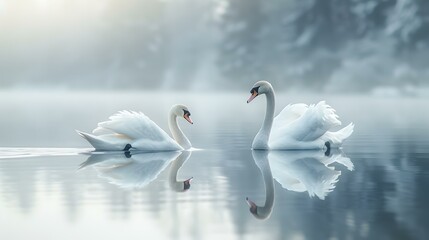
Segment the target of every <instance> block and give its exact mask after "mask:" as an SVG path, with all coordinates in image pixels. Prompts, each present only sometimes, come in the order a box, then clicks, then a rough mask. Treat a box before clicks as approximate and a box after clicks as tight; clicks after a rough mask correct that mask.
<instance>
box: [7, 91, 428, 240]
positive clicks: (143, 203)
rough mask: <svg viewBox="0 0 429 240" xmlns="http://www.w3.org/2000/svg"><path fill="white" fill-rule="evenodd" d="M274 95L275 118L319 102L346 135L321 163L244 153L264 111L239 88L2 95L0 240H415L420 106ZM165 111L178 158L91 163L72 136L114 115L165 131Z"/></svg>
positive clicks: (423, 132)
mask: <svg viewBox="0 0 429 240" xmlns="http://www.w3.org/2000/svg"><path fill="white" fill-rule="evenodd" d="M277 95H278V99H277V100H278V101H277V102H278V103H277V106H278V109H277V112H278V111H280V110H281V109H280V107H284V106H285V105H286V104H288V103H294V102H305V103H313V102H317V101H318V100H321V99H325V100H327V102H328V103H329V104H330V105H332V106H333V107H334V108H335V109H336V110H337V113H338V114H339V115H340V118H341V120H342V121H343V124H348V123H349V122H351V121H353V122H354V123H355V125H356V126H355V132H354V134H353V135H352V136H351V137H350V139H349V140H348V141H347V142H346V143H345V145H344V147H343V149H342V151H333V152H331V153H330V154H329V155H326V154H325V153H323V152H319V151H286V152H285V151H280V152H279V151H273V152H269V153H268V152H264V151H254V152H252V151H251V150H250V145H251V142H252V139H253V137H254V135H255V134H256V132H257V131H258V129H259V127H260V124H261V122H262V120H263V116H264V107H265V100H264V99H263V98H257V99H256V100H255V101H254V102H252V103H251V104H246V100H247V97H248V95H247V91H243V93H208V94H204V95H202V94H201V95H198V94H192V93H187V92H175V93H149V92H141V93H139V92H132V93H129V92H122V93H113V92H111V93H91V92H81V93H71V92H62V91H59V92H55V93H52V92H30V91H28V92H2V93H1V95H0V112H1V113H2V114H1V117H0V132H1V133H2V134H1V136H0V146H1V148H0V239H29V238H34V239H105V240H108V239H300V240H301V239H317V240H319V239H339V240H341V239H426V238H427V236H428V235H429V228H428V223H429V207H428V205H427V203H428V202H429V193H428V192H427V189H428V185H429V138H428V137H427V136H428V133H429V112H428V111H427V109H428V106H429V100H427V99H413V98H405V99H396V98H377V97H367V96H316V95H305V96H302V95H289V94H287V93H278V94H277ZM179 102H180V103H184V104H186V105H187V106H188V107H189V109H190V111H191V113H192V118H193V120H194V123H195V124H194V125H190V124H187V123H186V122H185V121H180V125H181V126H182V129H183V130H184V132H185V134H186V135H188V137H189V139H190V140H191V142H192V143H193V145H194V147H195V148H197V150H194V151H192V152H184V153H182V154H181V153H150V154H147V153H146V154H142V153H135V154H123V153H91V150H92V149H91V147H90V145H89V144H88V143H87V142H86V141H84V140H83V139H81V138H80V137H79V136H78V135H77V134H76V133H75V132H74V129H79V130H83V131H90V130H92V129H93V128H94V127H95V126H96V123H97V122H99V121H102V120H105V119H106V118H107V117H108V116H109V115H111V114H112V113H114V112H116V111H117V110H123V109H130V110H140V111H143V112H145V113H146V114H147V115H148V116H149V117H150V118H151V119H152V120H154V121H155V122H157V123H158V124H159V126H160V127H161V128H163V129H165V130H167V113H168V110H169V108H170V106H171V105H172V104H174V103H179ZM191 177H192V180H191V182H190V187H189V189H185V186H184V183H183V181H185V180H187V179H189V178H191ZM246 198H248V199H250V200H251V201H253V202H254V203H255V204H256V205H258V206H259V207H258V209H257V211H256V213H252V212H251V211H249V206H248V204H247V202H246Z"/></svg>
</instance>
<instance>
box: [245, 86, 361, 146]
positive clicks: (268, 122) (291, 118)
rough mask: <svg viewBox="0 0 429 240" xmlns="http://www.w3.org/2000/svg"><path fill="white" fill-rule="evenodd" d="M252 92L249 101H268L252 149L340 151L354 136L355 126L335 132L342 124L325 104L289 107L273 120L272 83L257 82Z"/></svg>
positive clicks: (351, 124)
mask: <svg viewBox="0 0 429 240" xmlns="http://www.w3.org/2000/svg"><path fill="white" fill-rule="evenodd" d="M251 93H252V96H251V97H250V98H249V101H248V102H250V101H252V100H253V99H254V98H255V97H256V96H258V95H260V94H265V95H266V98H267V112H266V115H265V120H264V123H263V125H262V127H261V129H260V130H259V132H258V134H257V135H256V136H255V139H254V141H253V144H252V148H253V149H322V148H324V147H325V146H326V145H328V146H330V147H334V148H338V147H340V146H341V144H342V143H343V142H344V140H345V139H346V138H348V137H349V136H350V135H351V134H352V133H353V128H354V125H353V123H350V124H349V125H348V126H346V127H345V128H343V129H341V130H339V131H333V130H332V129H333V128H335V127H337V126H340V125H341V122H340V120H339V118H338V115H337V114H336V113H335V110H334V109H333V108H332V107H331V106H329V105H328V104H326V102H325V101H320V102H319V103H317V104H315V105H314V104H313V105H310V106H308V105H306V104H303V103H298V104H293V105H287V106H286V107H285V108H284V109H283V110H282V111H281V112H280V113H279V114H278V115H277V116H276V117H275V118H274V110H275V95H274V90H273V88H272V86H271V84H270V83H268V82H266V81H260V82H257V83H256V84H255V85H254V88H253V89H252V91H251Z"/></svg>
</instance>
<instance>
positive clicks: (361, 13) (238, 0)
mask: <svg viewBox="0 0 429 240" xmlns="http://www.w3.org/2000/svg"><path fill="white" fill-rule="evenodd" d="M222 20H223V21H222V29H223V30H224V36H223V41H222V43H221V45H220V48H221V53H222V54H221V58H220V59H221V60H220V61H219V64H220V66H221V67H222V70H223V72H224V73H225V74H226V75H228V76H232V77H233V78H234V79H241V80H242V81H246V79H252V80H253V81H255V80H258V79H264V78H270V79H271V81H275V82H276V83H277V85H281V86H284V87H291V86H292V87H298V88H306V89H309V88H310V89H313V90H320V89H324V90H327V91H329V90H330V89H332V90H337V89H338V90H357V91H367V90H370V89H371V88H373V87H375V86H380V85H387V86H399V87H402V86H404V85H407V86H408V85H414V86H415V85H422V84H424V83H426V82H427V80H426V78H427V77H428V76H429V74H428V71H427V69H426V63H425V62H427V57H426V55H427V53H428V52H427V51H428V43H429V41H428V40H429V38H428V37H429V1H426V0H323V1H318V0H289V1H282V0H273V1H259V0H229V1H228V8H227V11H226V12H225V15H224V17H223V19H222Z"/></svg>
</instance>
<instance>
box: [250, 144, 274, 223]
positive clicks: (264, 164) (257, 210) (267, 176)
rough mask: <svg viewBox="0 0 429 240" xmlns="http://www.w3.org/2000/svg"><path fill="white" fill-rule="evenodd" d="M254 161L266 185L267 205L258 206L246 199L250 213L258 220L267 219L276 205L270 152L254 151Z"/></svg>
mask: <svg viewBox="0 0 429 240" xmlns="http://www.w3.org/2000/svg"><path fill="white" fill-rule="evenodd" d="M252 156H253V160H254V161H255V163H256V166H258V168H259V170H260V171H261V173H262V176H263V178H264V184H265V203H264V205H263V206H258V205H256V203H255V202H253V201H252V200H250V199H249V198H248V197H246V201H247V204H248V205H249V211H250V212H251V213H252V214H253V216H254V217H255V218H257V219H261V220H263V219H267V218H268V217H269V216H270V215H271V212H272V210H273V205H274V180H273V175H272V173H271V169H270V163H269V161H268V151H259V150H256V151H252Z"/></svg>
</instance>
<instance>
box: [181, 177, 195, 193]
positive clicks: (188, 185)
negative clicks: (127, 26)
mask: <svg viewBox="0 0 429 240" xmlns="http://www.w3.org/2000/svg"><path fill="white" fill-rule="evenodd" d="M192 179H193V177H191V178H189V179H188V180H186V181H183V191H186V190H189V188H191V180H192Z"/></svg>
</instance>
